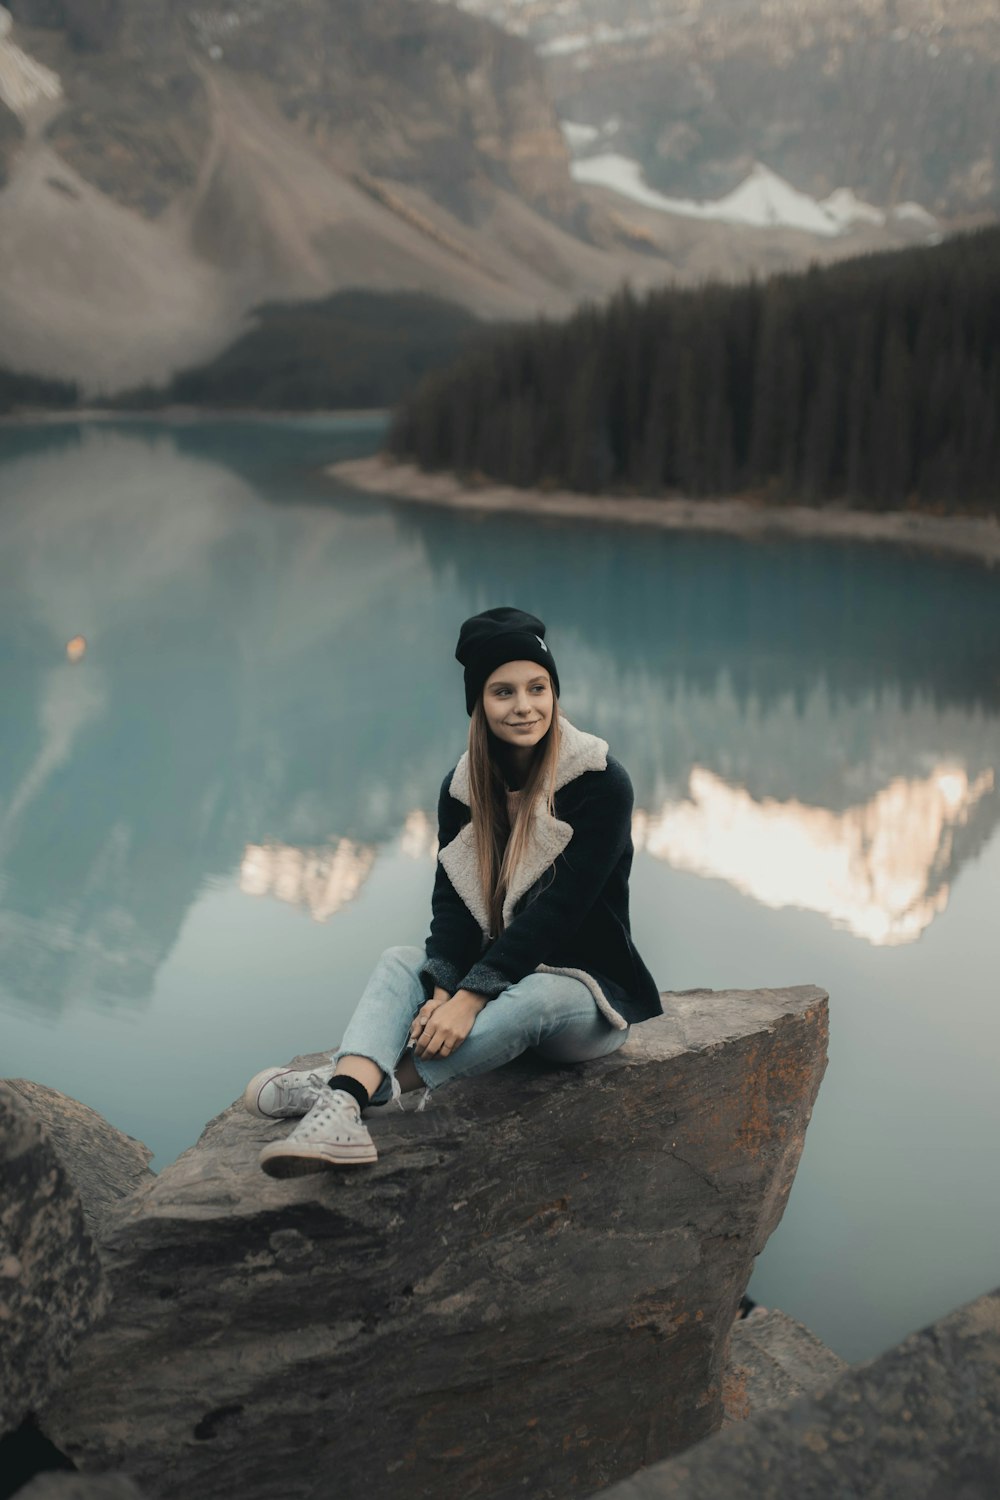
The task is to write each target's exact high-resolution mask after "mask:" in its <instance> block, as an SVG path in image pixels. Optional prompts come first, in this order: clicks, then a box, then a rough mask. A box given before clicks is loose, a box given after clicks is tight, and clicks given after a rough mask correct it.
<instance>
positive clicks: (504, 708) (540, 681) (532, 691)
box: [483, 661, 555, 748]
mask: <svg viewBox="0 0 1000 1500" xmlns="http://www.w3.org/2000/svg"><path fill="white" fill-rule="evenodd" d="M554 706H555V698H554V697H553V693H552V679H551V677H550V676H549V674H548V672H547V671H546V670H545V668H544V667H540V666H539V665H538V663H537V661H505V662H504V663H503V665H502V666H500V667H497V668H496V669H495V670H494V671H493V672H491V673H490V675H489V677H487V679H486V683H485V686H484V687H483V710H484V712H485V714H486V722H487V724H488V725H489V727H490V729H492V731H493V733H494V734H495V735H496V737H497V739H498V740H503V742H504V743H505V744H507V745H519V746H521V747H522V748H531V747H533V746H535V745H537V744H538V742H539V740H540V739H541V738H542V737H543V735H544V734H545V733H546V731H547V730H548V727H549V725H550V724H551V723H552V712H553V708H554Z"/></svg>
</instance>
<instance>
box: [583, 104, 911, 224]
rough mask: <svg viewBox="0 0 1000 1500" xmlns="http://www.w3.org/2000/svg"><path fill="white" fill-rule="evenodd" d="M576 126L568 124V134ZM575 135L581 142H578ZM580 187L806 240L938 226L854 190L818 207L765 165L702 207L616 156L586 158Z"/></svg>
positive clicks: (686, 214) (667, 210)
mask: <svg viewBox="0 0 1000 1500" xmlns="http://www.w3.org/2000/svg"><path fill="white" fill-rule="evenodd" d="M570 124H571V122H569V121H565V122H564V124H563V128H564V130H566V127H567V125H570ZM589 128H590V127H587V126H580V125H574V126H572V133H570V132H567V135H566V139H567V142H568V144H569V145H570V148H571V149H579V148H580V147H581V146H585V145H586V144H589V142H590V141H591V140H593V136H590V137H589V138H588V139H587V140H585V139H584V138H583V136H582V135H581V134H579V133H580V132H582V131H584V130H589ZM574 135H575V136H576V138H575V139H574ZM570 171H571V172H572V174H573V177H574V178H575V180H576V181H577V182H581V183H588V184H592V185H594V186H598V187H604V188H610V189H611V191H612V192H616V193H620V194H622V196H623V197H626V198H629V199H631V200H632V202H633V203H640V204H642V206H643V207H644V208H654V209H658V210H659V211H660V212H661V213H669V214H679V215H681V216H682V217H684V218H690V219H714V220H717V221H719V222H721V223H726V224H745V225H749V226H751V227H754V228H759V229H775V228H783V229H798V230H802V231H803V232H804V233H806V234H816V235H824V236H833V235H839V234H844V233H846V232H847V231H848V230H849V229H851V228H852V226H853V225H855V224H858V223H866V224H876V225H880V226H884V225H885V224H886V223H888V221H889V219H890V217H892V218H897V219H907V220H910V221H911V222H914V223H918V224H920V225H921V226H922V227H923V228H925V229H927V230H928V231H929V232H930V231H932V230H935V229H936V228H937V221H936V220H935V219H934V217H933V215H931V214H929V213H928V212H927V210H926V209H924V208H921V207H920V205H919V204H917V203H914V204H909V203H903V204H900V205H899V206H898V208H896V209H894V210H892V211H891V212H890V213H887V212H885V211H884V210H882V209H879V208H876V207H874V205H873V204H871V203H865V202H864V201H863V200H862V199H860V198H858V197H857V196H856V194H854V193H853V192H852V191H851V190H850V188H838V189H837V190H836V192H833V193H831V194H830V195H829V197H827V198H825V199H823V200H822V202H819V201H817V200H816V199H815V198H812V197H810V196H809V194H808V193H802V192H800V191H799V190H798V188H794V187H793V186H792V184H791V183H790V182H786V181H785V179H784V178H783V177H780V176H779V175H778V173H777V172H772V171H771V169H770V167H765V166H763V165H762V164H761V163H760V162H758V163H757V164H756V166H754V168H753V170H752V171H751V172H750V175H749V176H748V177H747V178H746V179H745V180H744V181H743V182H741V183H740V185H739V187H736V188H734V189H733V191H732V192H731V193H727V194H726V195H725V197H722V198H716V199H706V200H702V201H698V200H696V199H694V198H671V197H668V196H667V195H666V194H665V193H660V192H657V191H656V190H655V189H654V188H651V187H649V186H648V185H647V184H646V182H645V181H644V180H643V175H642V169H641V168H640V166H639V163H638V162H636V161H633V160H632V158H631V157H628V156H623V155H621V154H620V153H619V152H616V151H604V152H601V153H600V154H599V155H597V156H585V157H581V158H579V159H577V160H576V161H573V162H572V163H571V164H570Z"/></svg>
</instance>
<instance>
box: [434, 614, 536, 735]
mask: <svg viewBox="0 0 1000 1500" xmlns="http://www.w3.org/2000/svg"><path fill="white" fill-rule="evenodd" d="M544 635H545V626H544V625H543V624H542V622H541V620H540V619H539V618H538V616H537V615H528V614H525V612H524V610H523V609H510V608H508V607H507V606H506V605H501V606H500V608H499V609H484V610H483V612H482V614H481V615H472V616H471V617H470V618H469V619H468V620H466V621H465V622H464V624H463V625H462V628H461V630H460V631H459V633H458V645H457V646H456V647H455V656H456V657H457V659H458V660H459V661H460V662H461V663H462V666H463V667H464V668H465V706H466V708H467V709H468V711H469V714H470V715H471V713H472V710H473V709H474V708H475V706H476V699H477V698H478V697H479V695H480V693H481V692H482V690H483V687H484V685H485V683H486V679H487V677H489V675H490V673H491V672H494V671H496V669H497V667H502V666H503V664H504V662H505V661H537V662H538V663H539V665H540V666H543V667H547V668H548V670H549V673H550V675H551V677H552V690H553V692H554V693H555V695H556V697H557V698H558V696H559V674H558V672H557V671H556V664H555V662H554V661H553V660H552V653H551V652H550V650H549V648H548V646H546V644H545V641H544V639H543V637H544Z"/></svg>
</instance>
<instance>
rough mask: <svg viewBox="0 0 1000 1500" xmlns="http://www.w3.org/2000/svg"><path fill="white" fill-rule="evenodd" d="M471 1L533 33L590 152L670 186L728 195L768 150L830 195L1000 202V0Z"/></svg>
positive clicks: (978, 206)
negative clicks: (630, 164) (631, 164)
mask: <svg viewBox="0 0 1000 1500" xmlns="http://www.w3.org/2000/svg"><path fill="white" fill-rule="evenodd" d="M460 3H461V4H462V7H463V9H465V10H466V11H474V12H477V13H479V14H482V15H488V16H490V17H491V18H493V19H495V20H497V21H498V22H500V23H501V24H503V25H505V26H506V27H508V28H509V29H511V30H512V31H515V32H517V33H518V34H520V35H522V36H524V37H525V38H526V39H528V40H530V41H531V43H532V44H533V45H534V46H535V48H536V51H537V53H538V55H539V56H540V57H541V58H542V59H543V60H544V61H545V63H546V66H547V69H548V76H549V84H550V88H551V90H552V94H553V97H554V99H555V101H556V104H557V107H558V109H559V113H560V115H561V117H562V118H563V119H565V120H567V121H569V122H571V124H572V125H575V126H578V127H583V129H584V131H585V132H586V133H587V134H586V139H585V140H584V141H583V142H582V143H581V142H580V140H579V138H578V141H577V144H578V146H580V145H581V144H582V147H583V155H584V156H596V155H599V154H605V153H608V152H611V153H613V154H616V155H620V156H623V157H624V158H626V159H628V160H632V161H635V162H636V163H637V164H638V165H639V166H640V167H641V169H642V172H643V174H644V177H645V181H646V183H647V184H648V186H649V187H650V188H652V189H654V190H658V191H659V192H661V193H663V194H666V195H669V196H673V197H677V198H681V199H684V198H688V199H709V200H717V199H721V198H723V197H724V196H725V195H726V194H729V193H731V192H732V191H733V190H734V189H735V188H737V187H739V185H740V184H741V183H743V182H745V181H746V179H747V178H748V177H750V175H751V173H752V172H753V171H754V169H755V168H757V167H764V168H766V169H768V170H769V171H770V172H772V173H776V174H777V175H778V176H779V177H781V178H782V179H784V180H785V181H787V182H788V183H789V184H790V185H791V186H792V187H793V188H794V189H796V190H797V191H799V192H802V193H806V194H809V195H811V196H812V197H813V198H814V199H816V200H826V199H827V198H828V196H829V195H830V194H831V193H835V192H838V191H840V192H844V191H845V190H846V191H847V192H849V193H850V194H851V195H852V196H853V199H854V200H860V202H861V203H862V204H868V205H869V207H870V208H874V209H875V210H876V211H881V212H885V211H891V210H893V209H894V208H898V207H899V206H900V205H903V204H917V205H920V206H921V207H922V209H923V210H924V212H925V213H929V214H932V215H934V216H936V217H937V218H939V219H942V220H945V221H951V220H961V219H963V218H968V217H970V216H980V215H982V216H989V217H995V216H996V215H997V214H998V213H1000V158H998V150H1000V144H998V143H1000V92H998V90H997V88H996V78H997V67H998V65H1000V24H998V18H997V6H996V0H527V3H521V0H460ZM840 206H841V208H843V207H844V206H845V203H844V202H843V201H842V202H841V205H840Z"/></svg>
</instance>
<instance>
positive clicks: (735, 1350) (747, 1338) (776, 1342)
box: [725, 1308, 847, 1422]
mask: <svg viewBox="0 0 1000 1500" xmlns="http://www.w3.org/2000/svg"><path fill="white" fill-rule="evenodd" d="M846 1369H847V1362H846V1360H843V1359H841V1357H840V1355H839V1354H834V1352H833V1350H832V1349H830V1348H828V1347H827V1345H826V1344H824V1343H823V1341H822V1340H821V1339H818V1338H817V1337H816V1335H815V1334H814V1333H812V1332H811V1331H810V1330H809V1329H808V1328H806V1327H804V1326H803V1324H801V1323H797V1322H796V1321H795V1319H794V1318H790V1317H789V1316H788V1314H787V1313H783V1312H781V1311H779V1309H778V1308H769V1309H768V1310H767V1312H763V1313H762V1312H760V1310H758V1311H757V1312H756V1313H754V1314H753V1316H752V1317H749V1318H740V1319H739V1321H738V1322H736V1323H734V1324H733V1332H732V1337H731V1340H730V1345H729V1368H728V1369H727V1371H726V1393H725V1394H726V1420H727V1421H730V1422H732V1421H744V1420H745V1419H746V1418H747V1417H748V1416H750V1415H751V1414H752V1413H754V1412H758V1411H766V1410H767V1409H768V1408H769V1407H772V1406H781V1405H783V1404H785V1403H786V1402H788V1401H793V1400H794V1399H795V1397H796V1396H803V1395H805V1394H806V1393H807V1392H810V1391H819V1390H823V1389H824V1388H825V1387H826V1386H828V1385H830V1384H831V1382H832V1381H834V1380H836V1379H837V1377H838V1376H839V1375H841V1374H843V1372H844V1371H845V1370H846Z"/></svg>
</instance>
